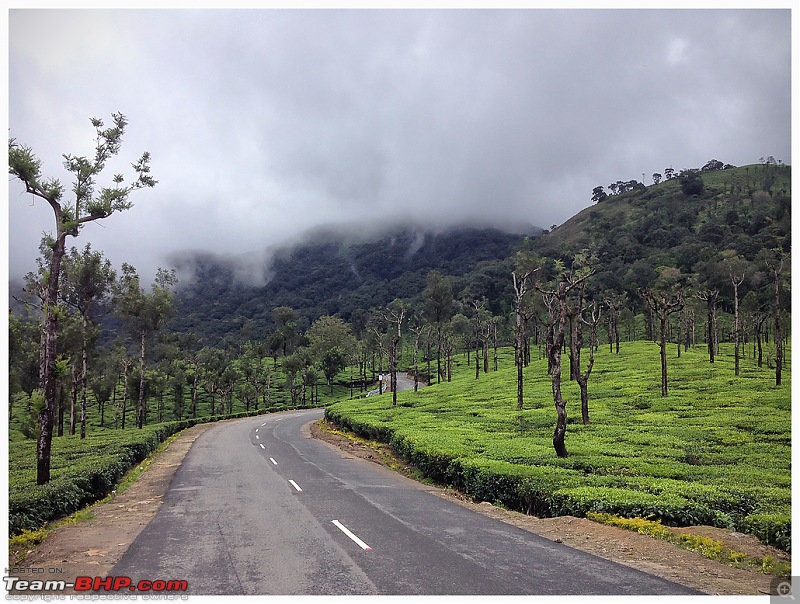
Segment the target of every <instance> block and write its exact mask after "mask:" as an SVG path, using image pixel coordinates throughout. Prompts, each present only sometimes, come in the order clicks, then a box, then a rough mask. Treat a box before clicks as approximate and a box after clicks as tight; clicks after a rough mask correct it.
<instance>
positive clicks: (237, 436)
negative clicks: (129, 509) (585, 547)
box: [109, 410, 697, 595]
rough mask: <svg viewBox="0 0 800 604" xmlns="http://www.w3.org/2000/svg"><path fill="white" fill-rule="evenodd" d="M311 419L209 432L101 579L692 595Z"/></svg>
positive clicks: (231, 425) (300, 589) (229, 589)
mask: <svg viewBox="0 0 800 604" xmlns="http://www.w3.org/2000/svg"><path fill="white" fill-rule="evenodd" d="M321 416H322V410H304V411H295V412H285V413H279V414H272V415H265V416H260V417H255V418H248V419H244V420H239V421H235V422H226V423H221V424H220V425H218V426H215V427H214V428H211V429H209V430H208V431H207V432H205V434H203V435H202V436H201V437H200V438H198V440H197V441H196V442H195V444H194V446H193V447H192V449H191V450H190V451H189V453H188V455H187V457H186V459H185V460H184V463H183V465H182V466H181V467H180V468H179V469H178V471H177V473H176V474H175V478H174V479H173V482H172V484H171V486H170V489H169V491H168V492H167V494H166V496H165V498H164V503H163V505H162V506H161V509H160V510H159V512H158V514H157V515H156V517H155V518H154V519H153V520H152V521H151V522H150V523H149V524H148V526H147V527H146V528H145V529H144V530H143V531H142V533H141V534H140V536H139V537H138V538H137V539H136V541H134V543H133V544H132V545H131V547H130V548H129V549H128V551H127V553H126V554H125V556H124V557H123V558H122V559H121V560H120V562H119V563H118V564H117V565H116V566H115V567H114V569H113V570H112V572H111V573H109V574H110V575H112V576H127V577H130V578H131V579H132V580H133V581H134V583H135V582H137V581H139V580H150V581H155V580H165V581H169V580H185V581H187V582H188V585H189V590H188V593H189V594H197V595H201V594H202V595H210V594H229V595H238V594H249V595H359V594H365V595H366V594H379V595H402V594H424V595H443V594H447V595H458V594H474V595H480V594H484V595H486V594H496V595H499V594H648V595H649V594H653V595H655V594H692V593H697V592H693V591H691V590H689V589H688V588H686V587H683V586H680V585H677V584H674V583H670V582H668V581H666V580H663V579H660V578H657V577H653V576H651V575H647V574H644V573H642V572H638V571H636V570H633V569H631V568H628V567H626V566H622V565H618V564H615V563H613V562H609V561H606V560H603V559H601V558H597V557H594V556H591V555H589V554H586V553H584V552H580V551H577V550H574V549H571V548H568V547H567V546H564V545H561V544H558V543H554V542H552V541H550V540H548V539H544V538H542V537H539V536H537V535H534V534H532V533H530V532H528V531H525V530H522V529H520V528H517V527H514V526H510V525H507V524H505V523H502V522H500V521H498V520H495V519H492V518H488V517H486V516H483V515H480V514H476V513H474V512H472V511H470V510H467V509H465V508H463V507H461V506H458V505H456V504H453V503H451V502H448V501H446V500H443V499H442V498H440V497H437V496H435V495H434V494H433V493H432V492H431V491H434V490H435V488H434V487H429V486H425V485H421V484H420V483H417V482H415V481H412V480H410V479H407V478H405V477H403V476H400V475H398V474H395V473H393V472H391V471H390V470H388V469H386V468H384V467H383V466H379V465H377V464H374V463H371V462H369V461H365V460H362V459H358V458H353V457H347V456H346V454H343V453H341V452H340V451H339V450H338V449H334V448H333V447H331V446H330V445H328V444H326V443H323V442H321V441H318V440H314V439H311V438H309V437H308V436H307V433H304V432H303V429H302V427H303V426H304V425H306V424H308V423H309V422H311V421H313V420H316V419H319V418H320V417H321Z"/></svg>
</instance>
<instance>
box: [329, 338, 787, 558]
mask: <svg viewBox="0 0 800 604" xmlns="http://www.w3.org/2000/svg"><path fill="white" fill-rule="evenodd" d="M748 352H749V351H748ZM512 353H513V351H510V350H505V351H504V358H501V361H503V362H501V364H500V367H501V369H500V370H499V371H497V372H489V373H488V374H484V373H481V375H480V377H479V379H477V380H476V379H475V373H474V369H473V368H471V367H469V366H467V363H466V359H465V358H460V359H459V363H458V368H457V371H456V372H455V376H454V378H453V381H452V382H450V383H442V384H438V385H432V386H430V387H428V388H425V389H421V390H419V392H417V393H414V392H413V391H411V392H401V393H399V395H398V404H397V406H396V407H392V399H391V394H384V395H382V396H378V397H370V398H367V399H361V400H352V401H343V402H339V403H336V404H334V405H333V406H331V407H329V408H328V409H327V411H326V416H327V418H328V419H330V420H331V421H333V422H334V423H336V424H338V425H339V426H340V427H342V428H344V429H349V430H352V431H353V432H355V433H357V434H359V435H360V436H365V437H368V438H374V439H377V440H381V441H384V442H387V443H390V444H391V445H392V447H393V448H394V449H395V450H396V451H397V452H398V453H400V454H401V455H403V456H404V457H405V458H406V459H407V460H409V461H411V462H412V463H414V464H415V465H416V466H417V467H418V468H419V469H420V470H421V471H422V472H423V474H424V475H425V476H427V477H428V478H430V479H432V480H433V481H436V482H438V483H440V484H446V485H452V486H454V487H456V488H458V489H460V490H462V491H464V492H465V493H466V494H467V495H469V496H471V497H473V498H474V499H476V500H483V501H490V502H494V503H498V504H500V505H504V506H506V507H508V508H511V509H516V510H519V511H523V512H526V513H529V514H535V515H538V516H559V515H575V516H585V515H586V514H587V513H589V512H596V513H613V514H618V515H620V516H625V517H631V518H634V517H646V518H651V519H654V520H659V521H661V522H663V523H664V524H667V525H673V526H681V525H697V524H709V525H714V526H719V527H726V528H729V529H731V530H736V531H740V532H745V533H751V534H754V535H756V536H757V537H758V538H759V539H761V540H762V541H763V542H764V543H767V544H770V545H774V546H777V547H780V548H782V549H784V550H786V551H790V544H791V381H790V376H789V375H788V374H789V372H788V371H784V372H783V376H784V377H783V384H782V385H781V386H779V387H776V386H775V375H774V370H770V369H769V368H768V367H767V363H766V362H765V363H764V367H762V368H759V367H757V366H756V364H755V362H754V361H753V360H752V359H751V358H746V359H744V360H743V361H742V370H741V374H740V376H738V377H737V376H735V375H734V369H733V358H732V357H733V349H732V346H730V347H729V348H726V346H725V345H723V347H722V350H721V354H720V355H719V356H718V357H717V359H716V362H715V363H714V364H711V363H709V359H708V356H707V353H706V351H705V350H704V348H700V347H698V348H696V349H690V350H688V351H685V352H682V354H681V356H680V358H678V355H677V349H676V346H675V345H671V346H670V350H669V355H670V358H669V361H668V362H669V386H670V390H669V396H668V397H666V398H662V397H661V391H660V361H659V349H658V346H657V345H656V344H654V343H652V342H632V343H624V344H623V346H622V349H621V351H620V353H619V354H616V353H612V352H609V351H608V348H605V349H603V347H601V348H600V350H599V351H598V352H597V354H596V362H595V369H594V372H593V373H592V376H591V378H590V381H589V399H590V400H589V405H590V416H591V423H590V424H588V425H583V423H582V422H581V414H580V395H579V389H578V385H577V383H575V382H570V381H569V372H568V360H567V359H566V357H565V359H564V360H565V366H564V372H563V379H562V385H563V388H564V395H565V398H566V399H567V401H568V403H567V412H568V414H569V417H568V427H567V438H566V445H567V449H568V450H569V456H568V457H566V458H558V457H557V456H556V455H555V452H554V450H553V446H552V435H553V429H554V427H555V420H556V416H555V408H554V405H553V402H552V393H551V385H550V377H549V376H548V374H547V364H546V360H544V359H539V360H534V361H533V362H532V363H531V365H530V366H529V367H528V368H526V369H525V408H524V410H523V411H521V412H520V411H517V408H516V370H515V368H514V366H513V360H512V357H511V355H512Z"/></svg>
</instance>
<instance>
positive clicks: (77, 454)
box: [8, 405, 292, 535]
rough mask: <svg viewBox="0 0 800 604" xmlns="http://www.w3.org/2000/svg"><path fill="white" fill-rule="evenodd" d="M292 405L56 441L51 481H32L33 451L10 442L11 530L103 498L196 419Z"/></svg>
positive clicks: (282, 408) (30, 527)
mask: <svg viewBox="0 0 800 604" xmlns="http://www.w3.org/2000/svg"><path fill="white" fill-rule="evenodd" d="M290 408H292V407H291V405H274V406H272V407H270V408H269V409H267V410H266V411H265V410H263V409H260V410H257V411H247V412H239V413H232V414H230V415H224V416H217V417H214V418H210V417H204V418H197V419H187V420H182V421H175V422H168V423H163V424H156V425H152V426H145V427H144V428H142V429H141V430H135V429H134V430H125V431H121V430H113V431H111V430H110V431H106V432H102V433H98V434H96V435H92V434H90V435H88V436H87V438H86V439H84V440H80V439H78V438H77V437H62V438H65V439H69V440H64V441H63V443H64V445H63V446H57V445H60V444H61V443H59V442H58V441H59V440H61V439H55V440H54V451H53V454H52V462H51V464H52V465H51V480H50V482H49V483H47V484H45V485H37V484H36V468H35V463H36V459H35V453H33V449H32V446H27V447H24V446H23V445H31V443H30V442H27V443H18V442H14V443H11V444H10V445H9V446H10V451H9V462H10V466H11V469H10V470H9V497H8V515H9V534H10V535H17V534H19V533H21V532H23V531H26V530H37V529H39V528H41V527H42V526H43V525H44V524H45V523H47V522H49V521H52V520H55V519H57V518H61V517H63V516H67V515H69V514H72V513H74V512H76V511H78V510H80V509H81V508H83V507H85V506H87V505H89V504H91V503H94V502H95V501H98V500H100V499H103V498H104V497H106V496H107V495H108V494H109V493H111V491H112V490H113V489H114V486H115V485H116V484H117V483H118V482H119V480H120V479H121V478H122V476H123V475H124V474H125V473H126V472H128V471H129V470H130V469H131V468H133V467H134V466H135V465H136V464H138V463H140V462H141V461H142V460H144V459H145V458H146V457H147V456H148V455H149V454H150V453H152V452H153V451H155V450H156V448H158V446H159V445H160V444H161V443H162V442H164V441H165V440H166V439H167V438H169V437H170V436H172V435H173V434H176V433H178V432H180V431H182V430H185V429H186V428H190V427H191V426H194V425H196V424H199V423H205V422H209V421H220V420H227V419H236V418H243V417H252V416H255V415H260V414H263V413H265V412H275V411H285V410H287V409H290Z"/></svg>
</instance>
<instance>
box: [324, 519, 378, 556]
mask: <svg viewBox="0 0 800 604" xmlns="http://www.w3.org/2000/svg"><path fill="white" fill-rule="evenodd" d="M331 522H332V523H333V524H334V526H335V527H336V528H338V529H339V530H340V531H342V532H343V533H344V534H345V535H347V536H348V537H350V539H352V540H353V542H354V543H355V544H356V545H358V547H360V548H361V549H363V550H368V549H372V548H371V547H370V546H369V545H367V544H366V543H364V542H363V541H362V540H361V539H359V538H358V537H356V536H355V535H354V534H353V533H351V532H350V529H348V528H347V527H346V526H345V525H343V524H342V523H341V522H339V521H338V520H331Z"/></svg>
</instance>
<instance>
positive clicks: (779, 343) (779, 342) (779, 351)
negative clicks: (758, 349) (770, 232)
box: [773, 259, 783, 386]
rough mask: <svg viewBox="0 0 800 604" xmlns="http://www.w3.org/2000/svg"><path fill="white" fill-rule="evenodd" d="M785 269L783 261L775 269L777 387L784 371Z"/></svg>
mask: <svg viewBox="0 0 800 604" xmlns="http://www.w3.org/2000/svg"><path fill="white" fill-rule="evenodd" d="M782 269H783V259H781V261H780V263H779V264H778V265H776V266H775V268H773V275H774V277H775V385H776V386H780V385H781V373H782V371H783V331H782V325H781V288H780V274H781V270H782Z"/></svg>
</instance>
